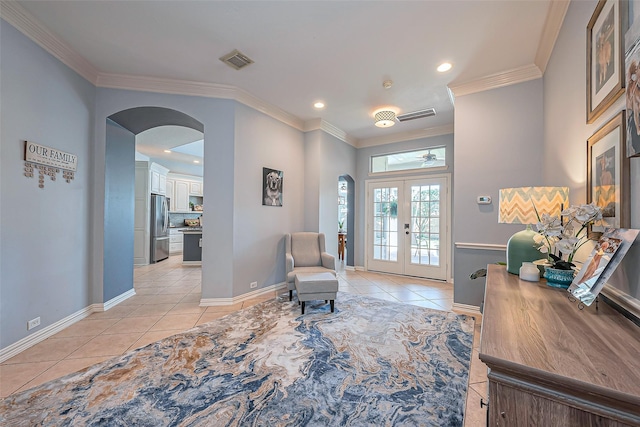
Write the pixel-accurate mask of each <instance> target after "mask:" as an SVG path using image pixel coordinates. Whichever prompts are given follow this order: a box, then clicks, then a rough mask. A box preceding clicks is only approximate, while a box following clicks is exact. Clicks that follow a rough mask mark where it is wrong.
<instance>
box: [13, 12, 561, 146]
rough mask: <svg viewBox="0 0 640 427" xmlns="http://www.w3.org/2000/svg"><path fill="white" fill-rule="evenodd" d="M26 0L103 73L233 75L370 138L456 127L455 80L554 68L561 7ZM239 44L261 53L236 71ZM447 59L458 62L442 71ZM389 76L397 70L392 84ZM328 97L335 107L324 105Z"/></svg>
mask: <svg viewBox="0 0 640 427" xmlns="http://www.w3.org/2000/svg"><path fill="white" fill-rule="evenodd" d="M18 3H19V6H21V7H22V8H23V10H26V12H27V13H28V15H30V16H31V17H34V18H35V20H36V21H39V23H40V24H41V25H42V26H44V27H46V28H47V29H48V30H49V31H50V32H51V33H52V34H53V35H54V36H56V37H57V38H59V39H61V40H63V41H64V42H65V43H66V44H67V45H68V46H69V47H70V48H71V49H72V50H73V51H74V52H76V53H77V54H79V55H81V56H82V58H83V59H84V60H85V61H88V63H89V64H90V65H91V66H92V67H94V68H95V69H96V71H97V72H98V73H99V75H101V76H121V75H127V76H144V77H153V78H162V79H172V80H180V81H190V82H200V83H207V84H220V85H230V86H233V87H236V88H239V89H242V90H243V91H246V92H247V93H249V94H251V96H253V97H255V98H257V99H259V100H260V101H261V102H264V103H266V104H268V105H270V106H272V107H274V108H276V109H279V110H281V111H283V112H284V113H286V114H289V115H291V116H293V117H296V118H298V119H299V120H300V121H302V122H303V123H305V128H307V127H308V126H307V125H306V124H308V123H313V122H318V121H319V119H321V121H322V122H326V123H329V124H330V125H331V126H332V127H335V128H337V129H339V130H340V131H342V132H344V134H345V135H347V137H348V139H349V140H350V141H355V143H354V145H356V146H364V145H367V141H370V140H376V139H380V138H393V135H394V134H408V133H411V132H413V133H414V134H415V133H416V132H418V133H419V132H422V131H428V130H429V129H435V128H437V129H451V130H452V128H453V104H452V96H451V94H450V93H449V90H448V86H449V87H454V86H456V85H458V86H460V85H462V86H464V85H465V84H472V83H473V82H474V81H482V79H487V78H490V77H491V76H495V75H499V74H500V73H505V72H509V71H512V70H515V69H521V68H523V67H524V68H526V67H534V68H535V69H539V72H543V71H544V66H546V61H545V60H543V61H540V59H539V57H540V49H541V46H542V47H544V46H543V45H544V41H545V37H546V35H545V34H546V33H549V32H551V33H553V32H554V28H549V21H550V20H551V21H553V20H552V19H550V18H552V17H553V13H550V11H553V9H554V3H558V2H552V1H551V0H531V1H526V0H511V1H485V0H458V1H450V0H447V1H366V0H364V1H295V2H294V1H82V0H80V1H20V2H18ZM564 3H565V4H566V3H567V2H564ZM564 11H566V6H565V7H564ZM563 16H564V12H563V13H562V17H563ZM555 21H557V19H556V20H555ZM555 21H554V22H555ZM561 21H562V18H560V21H559V22H555V26H556V27H557V28H559V26H560V25H561ZM554 22H552V24H553V23H554ZM545 25H546V27H545ZM555 34H557V30H556V31H555ZM553 37H555V35H553ZM547 44H548V43H547ZM551 46H552V45H551ZM233 49H238V50H240V51H241V52H242V53H243V54H245V55H247V56H248V57H249V58H251V59H252V60H253V61H255V63H253V64H251V65H249V66H247V67H246V68H244V69H242V70H235V69H232V68H231V67H229V66H228V65H226V64H224V63H222V62H221V61H220V60H219V59H218V58H220V57H221V56H223V55H225V54H227V53H229V52H231V51H232V50H233ZM548 51H549V52H548V54H550V53H551V52H550V49H548ZM547 59H548V58H547ZM444 61H448V62H450V63H452V64H453V68H452V69H451V70H450V71H448V72H445V73H439V72H437V71H436V67H437V66H438V65H439V64H440V63H442V62H444ZM540 62H543V64H542V65H541V64H540ZM534 64H535V65H534ZM540 75H541V74H540ZM385 80H392V81H393V85H392V86H391V87H390V88H389V89H385V88H384V87H383V81H385ZM454 93H455V90H454ZM318 100H321V101H323V102H324V103H325V104H326V107H325V108H324V109H322V110H317V109H315V108H314V107H313V104H314V102H316V101H318ZM383 106H393V107H396V108H397V113H399V114H402V113H407V112H412V111H416V110H421V109H425V108H430V107H434V108H435V109H436V112H437V114H436V115H435V116H434V117H429V118H423V119H417V120H413V121H408V122H403V123H397V124H396V125H395V126H393V127H390V128H378V127H375V126H374V124H373V112H374V110H376V109H377V108H379V107H383ZM451 130H449V132H451ZM441 133H442V132H441Z"/></svg>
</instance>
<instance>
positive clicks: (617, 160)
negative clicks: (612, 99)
mask: <svg viewBox="0 0 640 427" xmlns="http://www.w3.org/2000/svg"><path fill="white" fill-rule="evenodd" d="M625 124H626V121H625V112H624V111H621V112H620V113H619V114H618V115H616V116H615V117H614V118H613V119H611V120H610V121H609V122H608V123H607V124H605V125H604V126H603V127H602V128H600V129H599V130H598V131H597V132H596V133H594V134H593V136H591V138H589V139H588V140H587V203H595V204H596V205H598V206H600V207H601V208H602V216H603V224H602V225H594V226H591V227H589V229H588V234H589V238H590V239H596V240H597V239H599V238H600V236H601V234H602V232H603V231H604V229H605V228H606V227H613V228H628V227H629V222H630V213H631V212H630V205H629V158H628V157H627V156H626V150H625V146H624V140H625V135H626V130H625Z"/></svg>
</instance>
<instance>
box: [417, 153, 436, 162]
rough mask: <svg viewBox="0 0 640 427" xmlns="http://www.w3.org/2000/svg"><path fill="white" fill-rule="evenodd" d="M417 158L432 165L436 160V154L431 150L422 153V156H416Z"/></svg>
mask: <svg viewBox="0 0 640 427" xmlns="http://www.w3.org/2000/svg"><path fill="white" fill-rule="evenodd" d="M417 158H418V159H422V164H423V165H432V164H434V163H435V162H436V161H437V160H438V156H436V155H435V154H434V153H432V152H431V151H429V152H427V153H425V154H423V155H422V156H419V157H417Z"/></svg>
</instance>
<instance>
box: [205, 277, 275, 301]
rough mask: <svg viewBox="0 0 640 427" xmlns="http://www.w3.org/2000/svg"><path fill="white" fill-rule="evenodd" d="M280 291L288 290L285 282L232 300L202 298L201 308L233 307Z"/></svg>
mask: <svg viewBox="0 0 640 427" xmlns="http://www.w3.org/2000/svg"><path fill="white" fill-rule="evenodd" d="M280 289H287V284H286V283H285V282H281V283H276V284H275V285H271V286H267V287H264V288H260V289H256V290H255V291H251V292H248V293H246V294H242V295H238V296H235V297H232V298H202V299H200V307H215V306H221V305H233V304H237V303H239V302H243V301H246V300H250V299H253V298H256V297H259V296H261V295H265V294H268V293H271V292H273V291H278V290H280Z"/></svg>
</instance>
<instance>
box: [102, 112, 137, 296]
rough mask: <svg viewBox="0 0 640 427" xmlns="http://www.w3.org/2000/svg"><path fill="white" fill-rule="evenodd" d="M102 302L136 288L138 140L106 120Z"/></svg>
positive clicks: (125, 130)
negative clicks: (105, 231) (134, 277)
mask: <svg viewBox="0 0 640 427" xmlns="http://www.w3.org/2000/svg"><path fill="white" fill-rule="evenodd" d="M106 132H107V135H106V145H107V146H106V158H105V163H106V169H105V187H106V188H105V201H104V203H105V218H104V229H105V230H109V232H108V233H105V236H104V282H103V291H102V292H103V302H107V301H109V300H111V299H112V298H115V297H117V296H118V295H121V294H123V293H125V292H127V291H129V290H131V289H133V214H134V208H135V203H134V199H135V185H134V184H135V153H136V137H135V135H134V134H133V133H131V132H130V131H128V130H127V129H125V128H123V127H121V126H120V125H118V124H117V123H115V122H113V121H111V120H109V119H107V124H106Z"/></svg>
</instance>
